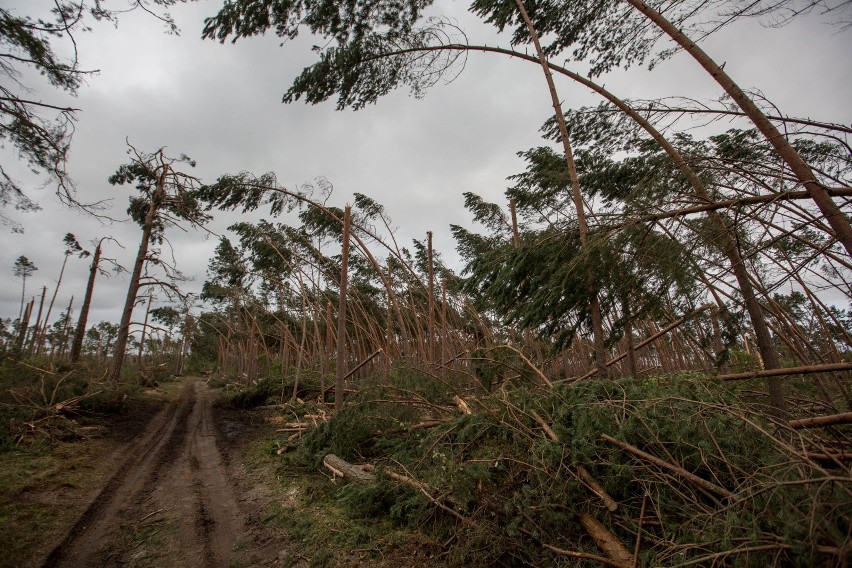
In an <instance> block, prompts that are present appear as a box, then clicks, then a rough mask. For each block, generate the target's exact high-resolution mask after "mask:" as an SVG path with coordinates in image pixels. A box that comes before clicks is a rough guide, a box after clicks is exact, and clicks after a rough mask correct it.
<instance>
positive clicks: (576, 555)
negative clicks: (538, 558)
mask: <svg viewBox="0 0 852 568" xmlns="http://www.w3.org/2000/svg"><path fill="white" fill-rule="evenodd" d="M541 545H542V546H543V547H544V548H546V549H547V550H549V551H551V552H553V553H554V554H558V555H559V556H565V557H567V558H582V559H583V560H594V561H595V562H600V563H601V564H606V565H607V566H613V567H615V568H623V566H624V564H621V563H619V562H614V561H612V560H610V559H609V558H604V557H603V556H598V555H596V554H587V553H585V552H577V551H575V550H565V549H564V548H559V547H557V546H553V545H551V544H545V543H542V544H541Z"/></svg>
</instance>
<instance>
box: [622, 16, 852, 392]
mask: <svg viewBox="0 0 852 568" xmlns="http://www.w3.org/2000/svg"><path fill="white" fill-rule="evenodd" d="M627 2H629V3H630V5H632V6H633V7H634V8H636V9H637V10H639V11H640V12H641V13H642V14H643V15H644V16H645V17H647V18H648V19H649V20H651V21H652V22H654V24H656V25H657V26H658V27H659V28H660V29H661V30H663V32H665V33H666V34H667V35H668V36H669V37H671V38H672V39H673V40H674V41H675V42H676V43H677V44H678V45H680V46H681V47H682V48H683V49H684V50H685V51H686V52H687V53H689V54H690V55H691V56H692V57H693V58H694V59H695V60H696V61H697V62H698V63H699V64H700V65H701V66H702V67H703V68H704V69H705V70H706V71H707V72H708V73H709V74H710V75H711V76H712V77H713V79H715V80H716V82H717V83H719V85H720V86H721V87H722V88H723V89H724V90H725V92H726V93H728V95H729V96H730V97H731V98H732V99H733V100H734V102H736V103H737V105H739V107H740V108H741V109H742V110H743V112H744V113H745V114H746V116H748V117H749V119H751V121H752V122H753V123H754V125H755V126H756V127H757V129H758V130H760V132H761V133H762V134H763V135H764V137H766V140H767V141H768V142H769V143H770V144H772V146H773V147H774V148H775V150H776V151H777V152H778V155H779V156H781V159H782V160H784V163H786V164H787V166H788V167H789V168H790V170H791V171H792V172H793V174H794V175H795V176H796V178H797V179H798V180H799V183H801V184H802V185H803V186H804V188H805V191H807V192H808V193H809V194H810V196H811V198H812V199H813V200H814V202H816V204H817V207H819V209H820V211H822V214H823V215H825V218H826V220H827V221H828V224H829V225H831V228H832V229H833V230H834V233H835V236H836V237H837V240H838V241H840V243H841V244H842V245H843V246H844V248H845V249H846V253H847V254H849V255H850V256H852V226H850V224H849V219H847V218H846V216H845V215H844V214H843V212H842V211H841V210H840V207H838V206H837V204H836V203H835V202H834V200H833V199H832V198H831V196H830V195H829V194H828V192H827V191H826V189H825V187H823V186H822V184H820V183H819V182H818V181H817V180H816V177H815V176H814V173H813V171H811V168H810V167H809V166H808V165H807V163H805V160H804V159H802V156H801V155H800V154H799V153H798V152H797V151H796V149H795V148H793V145H792V144H790V142H789V140H787V138H786V137H785V136H784V135H783V134H781V132H779V131H778V129H777V128H776V127H775V125H774V124H772V122H771V121H770V120H769V118H768V117H767V116H766V114H765V113H763V111H761V110H760V109H759V108H758V107H757V105H756V104H754V101H752V100H751V98H749V96H748V95H747V94H746V93H745V92H744V91H743V90H742V89H741V88H740V86H739V85H737V83H736V82H734V80H733V79H732V78H731V77H730V76H729V75H728V74H727V73H725V71H724V70H723V69H722V68H721V67H720V66H719V65H717V64H716V62H715V61H713V59H711V58H710V56H709V55H707V54H706V53H705V52H704V50H702V49H701V48H700V47H698V45H696V44H695V43H694V42H693V41H692V40H691V39H689V37H687V36H686V34H684V33H683V32H682V31H680V30H679V29H677V28H676V27H675V26H674V25H672V23H671V22H669V21H668V20H667V19H666V18H665V17H664V16H663V15H662V14H660V13H659V12H657V11H656V10H655V9H653V8H652V7H650V6H648V5H647V4H646V3H645V2H643V0H627ZM771 388H772V387H771V386H770V389H771ZM771 396H772V393H771V392H770V397H771Z"/></svg>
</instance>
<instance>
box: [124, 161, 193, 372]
mask: <svg viewBox="0 0 852 568" xmlns="http://www.w3.org/2000/svg"><path fill="white" fill-rule="evenodd" d="M128 154H129V155H130V162H129V163H127V164H124V165H122V166H121V167H119V169H118V170H117V171H116V172H115V173H114V174H113V175H112V176H110V178H109V182H110V183H111V184H113V185H124V184H136V190H137V191H138V192H139V193H138V195H135V196H133V197H131V198H130V207H128V209H127V212H128V214H129V215H130V217H131V218H132V219H133V221H135V222H136V223H137V224H138V225H139V226H140V228H141V229H142V238H141V239H140V241H139V250H138V252H137V253H136V261H135V262H134V263H133V269H132V271H131V274H130V284H129V285H128V287H127V298H126V300H125V302H124V310H123V311H122V313H121V322H120V323H119V328H118V336H117V337H116V340H115V355H114V358H113V365H112V370H111V372H110V378H111V379H112V380H114V381H118V380H119V379H120V377H121V367H122V364H123V363H124V356H125V351H126V349H127V341H128V336H129V334H130V324H131V316H132V315H133V307H134V306H135V305H136V296H137V294H138V292H139V288H140V286H142V285H146V286H147V285H157V286H163V287H165V288H167V289H169V290H171V291H172V292H177V293H178V294H179V290H178V288H177V287H176V286H175V285H174V284H172V283H169V282H166V281H163V280H160V279H155V278H151V277H145V278H144V280H145V281H144V282H143V268H145V266H146V263H148V262H149V261H151V260H155V261H156V263H157V265H159V266H163V267H165V264H164V263H163V262H162V261H161V260H160V259H159V247H160V246H162V244H163V243H164V241H165V231H166V229H167V228H168V227H172V226H180V225H181V221H183V222H186V223H188V224H189V225H191V226H193V227H199V226H201V225H203V224H204V223H205V222H206V221H207V220H208V219H209V218H210V217H209V215H207V214H205V213H204V212H203V210H202V207H201V203H200V202H199V201H198V199H197V197H196V189H197V187H198V186H199V185H200V183H199V180H198V179H197V178H195V177H193V176H191V175H188V174H185V173H183V172H179V171H177V170H176V169H175V165H176V164H186V165H189V166H190V167H194V166H195V162H194V161H192V160H191V159H190V158H188V157H187V156H185V155H181V156H180V157H178V158H171V157H168V156H166V154H165V152H164V149H163V148H160V149H159V150H157V151H155V152H153V153H150V154H149V153H145V152H140V151H139V150H137V149H136V148H134V147H133V146H130V148H129V150H128ZM170 273H171V274H170V275H171V276H174V272H173V271H170ZM167 276H169V274H167Z"/></svg>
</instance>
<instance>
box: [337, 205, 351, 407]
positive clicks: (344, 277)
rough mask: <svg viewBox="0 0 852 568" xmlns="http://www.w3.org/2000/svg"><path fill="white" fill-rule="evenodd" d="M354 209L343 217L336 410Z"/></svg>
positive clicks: (340, 401) (340, 396)
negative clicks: (351, 218) (350, 235)
mask: <svg viewBox="0 0 852 568" xmlns="http://www.w3.org/2000/svg"><path fill="white" fill-rule="evenodd" d="M351 214H352V207H350V206H349V205H347V206H346V211H345V213H344V216H343V250H342V258H341V261H340V303H339V307H338V312H337V380H336V381H335V383H334V410H335V411H339V410H340V409H341V407H342V405H343V383H344V377H345V375H346V289H347V286H348V280H349V274H348V268H349V230H350V229H349V221H350V216H351Z"/></svg>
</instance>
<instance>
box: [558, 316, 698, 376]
mask: <svg viewBox="0 0 852 568" xmlns="http://www.w3.org/2000/svg"><path fill="white" fill-rule="evenodd" d="M712 307H713V304H704V305H703V306H700V307H699V308H698V309H696V310H695V311H693V312H691V313H689V314H687V315H685V316H683V317H682V318H680V319H679V320H677V321H674V322H672V323H670V324H669V325H667V326H666V327H664V328H663V329H661V330H660V331H658V332H656V333H654V334H653V335H651V336H650V337H648V338H647V339H645V340H643V341H640V342H639V343H637V344H636V345H635V346H634V347H633V351H634V352H637V351H639V350H640V349H642V348H643V347H645V346H646V345H648V344H650V343H653V342H654V341H656V340H657V339H659V338H661V337H662V336H664V335H665V334H667V333H668V332H670V331H672V330H674V329H677V328H678V327H680V326H681V325H683V324H684V323H686V322H688V321H689V320H691V319H692V318H694V317H695V316H697V315H698V314H700V313H702V312H704V311H706V310H709V309H710V308H712ZM627 355H628V353H622V354H620V355H618V356H617V357H615V358H614V359H610V360H609V361H607V363H606V366H607V367H611V366H612V365H615V364H616V363H618V362H619V361H621V360H622V359H624V358H625V357H627ZM597 372H598V371H597V369H595V370H593V371H589V372H588V373H586V374H585V375H582V376H579V377H572V378H568V379H562V380H559V381H556V382H557V383H564V382H574V381H582V380H585V379H589V378H591V377H593V376H595V375H596V374H597Z"/></svg>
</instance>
